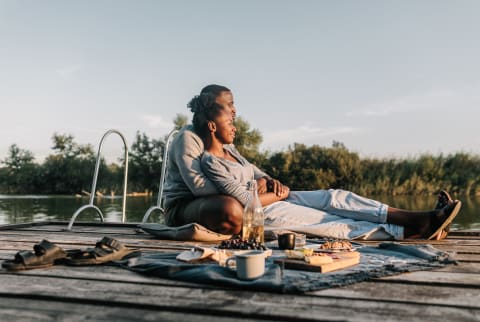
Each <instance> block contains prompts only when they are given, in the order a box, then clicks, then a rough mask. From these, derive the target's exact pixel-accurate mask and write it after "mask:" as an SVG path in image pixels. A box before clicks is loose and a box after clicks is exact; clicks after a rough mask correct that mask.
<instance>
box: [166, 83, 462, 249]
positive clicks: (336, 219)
mask: <svg viewBox="0 0 480 322" xmlns="http://www.w3.org/2000/svg"><path fill="white" fill-rule="evenodd" d="M188 107H189V109H190V110H191V111H192V113H193V121H192V125H188V126H186V127H184V128H183V129H182V130H180V132H179V133H178V134H177V135H176V137H175V138H174V140H173V141H172V145H171V150H170V152H169V159H168V164H167V169H168V170H167V176H166V180H165V188H164V195H165V208H166V223H167V225H169V226H181V225H185V224H189V223H198V224H200V225H203V226H205V227H206V228H208V229H210V230H212V231H215V232H218V233H222V234H239V233H240V230H241V228H242V215H243V207H244V206H245V204H246V203H247V201H248V199H249V198H250V194H249V193H248V191H247V182H248V181H249V180H252V178H253V179H255V180H256V181H257V187H258V194H259V198H260V201H261V203H262V205H263V206H264V212H265V226H266V227H277V228H286V229H289V228H290V229H292V227H293V229H292V230H295V229H297V230H298V227H300V226H301V227H317V228H318V227H321V229H320V231H321V232H322V233H321V234H325V235H326V237H338V238H349V239H354V238H364V239H396V240H401V239H404V238H422V239H442V238H445V237H446V236H447V234H448V229H449V226H450V223H451V222H452V220H453V218H454V217H455V216H456V215H457V213H458V211H459V210H460V207H461V202H460V201H458V200H452V199H451V197H450V195H449V194H448V192H446V191H441V192H440V194H439V196H438V201H437V205H436V207H435V209H433V210H430V211H409V210H403V209H398V208H394V207H390V206H388V205H386V204H384V203H381V202H379V201H376V200H371V199H368V198H364V197H361V196H359V195H356V194H355V193H352V192H350V191H345V190H339V189H329V190H315V191H290V189H289V188H288V187H287V186H285V185H283V184H282V183H281V182H279V181H278V180H276V179H273V178H271V177H270V176H269V175H268V174H266V173H264V172H263V171H261V170H260V169H258V168H257V167H256V166H255V165H253V164H251V163H249V162H248V161H247V160H246V159H245V158H244V157H243V156H242V155H241V154H240V153H239V152H238V151H237V150H236V149H235V146H234V145H233V141H234V138H235V131H236V129H235V126H234V120H235V115H236V108H235V105H234V101H233V95H232V92H231V91H230V90H229V89H228V88H226V87H224V86H220V85H208V86H206V87H205V88H203V89H202V91H201V92H200V94H199V95H198V96H195V97H194V98H193V99H192V100H191V101H190V102H189V103H188ZM295 227H296V228H295ZM304 229H305V230H304V232H307V233H308V232H309V231H310V230H309V229H308V228H304Z"/></svg>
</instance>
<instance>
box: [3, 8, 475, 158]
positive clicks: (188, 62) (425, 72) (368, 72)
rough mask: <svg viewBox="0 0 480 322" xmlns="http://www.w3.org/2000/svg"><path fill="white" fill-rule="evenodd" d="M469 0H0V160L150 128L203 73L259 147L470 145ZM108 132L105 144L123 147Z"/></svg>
mask: <svg viewBox="0 0 480 322" xmlns="http://www.w3.org/2000/svg"><path fill="white" fill-rule="evenodd" d="M479 15H480V1H474V0H472V1H461V0H456V1H454V0H451V1H441V0H432V1H421V0H412V1H405V0H398V1H357V0H352V1H316V0H312V1H293V0H292V1H280V0H272V1H262V0H255V1H253V0H252V1H245V0H243V1H225V0H218V1H209V0H202V1H196V0H191V1H178V0H177V1H141V0H137V1H133V0H132V1H118V0H116V1H102V0H95V1H93V0H92V1H63V0H62V1H48V0H45V1H36V0H30V1H22V0H11V1H6V0H0V107H1V112H2V114H1V117H0V160H3V159H4V158H5V157H6V155H7V151H8V147H9V146H10V145H11V144H13V143H16V144H18V145H19V146H20V147H21V148H23V149H28V150H30V151H32V152H33V153H34V155H35V156H36V157H37V158H38V159H39V160H42V158H43V157H44V156H46V155H48V154H50V153H52V150H51V146H52V140H51V137H52V135H53V133H54V132H57V133H66V134H72V135H74V137H75V140H76V142H78V143H80V144H86V143H91V144H92V145H94V147H95V149H97V147H98V143H99V140H100V138H101V136H102V135H103V133H104V132H105V131H107V130H108V129H111V128H115V129H118V130H120V131H121V132H123V133H124V134H125V136H126V138H127V140H128V142H129V144H131V143H132V141H133V139H134V136H135V132H136V131H137V130H140V131H141V132H145V133H146V134H147V135H148V136H149V137H160V136H163V135H165V134H166V133H168V132H169V131H170V130H171V129H172V127H173V119H174V117H175V115H176V114H177V113H183V114H185V115H188V116H190V112H189V111H188V110H187V108H186V103H187V102H188V101H189V99H190V98H191V97H192V96H194V95H196V94H198V92H199V91H200V89H201V88H202V87H203V86H205V85H207V84H210V83H218V84H223V85H226V86H227V87H229V88H231V89H232V90H233V92H234V95H235V101H236V105H237V109H238V112H239V115H241V116H242V117H243V118H245V119H246V120H247V121H248V122H249V123H250V124H251V125H252V127H254V128H257V129H259V130H260V131H261V133H262V134H263V137H264V141H263V145H262V149H269V150H271V151H279V150H283V149H286V148H287V147H288V145H291V144H293V143H294V142H300V143H305V144H307V145H311V144H319V145H323V146H330V145H331V143H332V141H333V140H336V141H340V142H343V143H344V144H345V145H346V146H347V148H349V149H350V150H352V151H356V152H359V153H360V154H361V155H362V156H375V157H391V156H397V157H410V156H415V155H417V154H419V153H433V154H437V153H453V152H457V151H464V152H469V153H475V154H479V153H480V144H479V143H480V135H479V134H478V122H479V119H480V117H479V116H480V115H479V114H480V64H479V57H480V41H479V39H480V19H479ZM120 142H121V141H120V140H119V139H117V138H115V137H111V138H109V139H108V140H107V142H106V146H105V147H106V149H105V153H106V154H107V155H108V156H109V157H115V156H121V154H122V152H121V145H120Z"/></svg>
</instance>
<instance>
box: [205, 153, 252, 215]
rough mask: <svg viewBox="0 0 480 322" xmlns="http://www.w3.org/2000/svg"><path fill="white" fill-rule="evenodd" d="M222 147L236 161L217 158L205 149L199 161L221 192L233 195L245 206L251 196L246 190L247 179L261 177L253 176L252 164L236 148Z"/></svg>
mask: <svg viewBox="0 0 480 322" xmlns="http://www.w3.org/2000/svg"><path fill="white" fill-rule="evenodd" d="M224 149H225V150H227V151H228V152H230V154H231V155H232V156H233V157H234V158H235V159H236V160H237V161H238V162H234V161H230V160H227V159H224V158H219V157H216V156H214V155H213V154H210V153H209V152H207V151H205V152H204V153H203V156H202V162H201V165H202V170H203V172H204V173H205V174H206V175H207V177H208V178H209V179H210V180H211V181H212V182H213V183H214V184H215V185H216V187H217V189H218V190H219V191H220V192H221V193H223V194H226V195H229V196H232V197H234V198H235V199H237V200H238V201H240V203H241V204H242V205H244V206H245V205H246V204H247V202H248V200H249V199H250V197H251V194H250V193H249V192H248V190H247V183H248V181H250V180H252V179H258V178H261V177H258V176H255V173H254V165H252V164H251V163H250V162H248V161H247V159H245V158H244V157H243V156H242V155H241V154H240V153H239V152H238V151H237V150H236V149H234V148H232V147H230V146H225V147H224Z"/></svg>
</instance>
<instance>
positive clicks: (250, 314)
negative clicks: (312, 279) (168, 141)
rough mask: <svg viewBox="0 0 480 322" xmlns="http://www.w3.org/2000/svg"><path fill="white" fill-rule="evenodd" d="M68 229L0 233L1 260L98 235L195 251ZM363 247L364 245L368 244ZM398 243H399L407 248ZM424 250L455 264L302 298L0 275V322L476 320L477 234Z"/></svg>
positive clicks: (65, 276)
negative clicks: (452, 256)
mask: <svg viewBox="0 0 480 322" xmlns="http://www.w3.org/2000/svg"><path fill="white" fill-rule="evenodd" d="M66 227H67V223H59V222H49V223H43V224H23V225H22V224H21V225H10V226H1V227H0V261H3V260H6V259H11V258H12V257H13V255H14V254H15V253H16V252H17V251H18V250H21V249H28V250H31V249H32V247H33V245H34V244H36V243H38V242H39V241H40V240H42V239H47V240H49V241H51V242H53V243H55V244H57V245H59V246H61V247H63V248H65V249H72V248H86V247H92V246H93V245H94V244H95V242H96V241H98V240H99V239H101V238H102V237H103V236H110V237H113V238H116V239H118V240H119V241H121V242H123V243H125V244H126V245H127V246H130V247H136V248H140V249H142V250H145V251H161V252H173V251H175V252H178V251H180V250H184V249H190V248H191V247H192V245H195V244H198V243H188V242H174V241H162V240H156V239H154V238H152V237H151V236H150V235H148V234H145V233H141V232H138V231H137V229H136V227H135V225H127V224H123V225H122V224H117V225H115V224H97V225H94V224H92V225H83V224H80V223H78V224H76V225H75V226H74V231H73V232H69V231H65V228H66ZM370 243H371V244H372V242H370ZM406 243H407V242H406ZM430 244H432V245H433V246H435V247H436V248H439V249H441V250H445V251H450V252H455V253H456V258H457V259H458V260H459V262H460V264H459V265H449V266H447V267H444V268H442V269H438V270H435V271H419V272H414V273H408V274H402V275H397V276H391V277H386V278H379V279H373V280H370V281H367V282H362V283H357V284H354V285H350V286H346V287H341V288H331V289H326V290H322V291H316V292H311V293H307V294H302V295H288V294H287V295H284V294H272V293H264V292H252V291H242V290H232V289H227V288H220V287H213V286H212V287H208V286H204V285H198V284H191V283H184V282H178V281H173V280H167V279H160V278H153V277H146V276H142V275H139V274H137V273H133V272H130V271H128V270H125V269H122V268H117V267H113V266H89V267H70V266H61V265H58V266H53V267H52V268H47V269H35V270H29V271H23V272H8V271H6V270H3V269H2V270H0V285H1V287H0V320H1V321H86V320H89V321H189V322H194V321H202V322H206V321H422V322H424V321H480V232H478V231H457V232H453V233H451V234H450V236H449V237H448V238H447V239H446V240H443V241H433V242H431V243H430Z"/></svg>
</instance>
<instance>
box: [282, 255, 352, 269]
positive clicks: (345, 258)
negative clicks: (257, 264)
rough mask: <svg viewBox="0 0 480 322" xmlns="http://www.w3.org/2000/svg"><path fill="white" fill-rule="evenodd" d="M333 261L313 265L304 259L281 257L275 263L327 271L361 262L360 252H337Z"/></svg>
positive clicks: (287, 266) (289, 266)
mask: <svg viewBox="0 0 480 322" xmlns="http://www.w3.org/2000/svg"><path fill="white" fill-rule="evenodd" d="M335 256H336V257H338V258H334V259H333V262H332V263H327V264H319V265H312V264H309V263H307V262H305V261H304V260H303V259H292V258H281V259H276V260H275V263H277V264H280V265H283V267H285V268H287V269H298V270H303V271H310V272H319V273H327V272H331V271H336V270H339V269H343V268H346V267H350V266H354V265H357V264H358V263H360V253H359V252H348V253H336V254H335Z"/></svg>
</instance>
